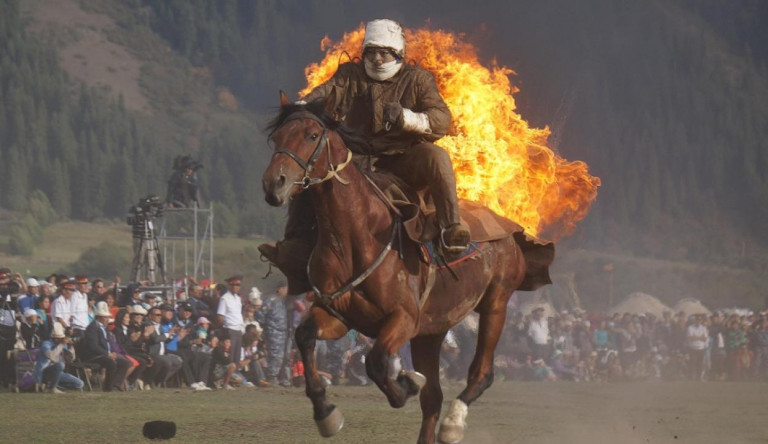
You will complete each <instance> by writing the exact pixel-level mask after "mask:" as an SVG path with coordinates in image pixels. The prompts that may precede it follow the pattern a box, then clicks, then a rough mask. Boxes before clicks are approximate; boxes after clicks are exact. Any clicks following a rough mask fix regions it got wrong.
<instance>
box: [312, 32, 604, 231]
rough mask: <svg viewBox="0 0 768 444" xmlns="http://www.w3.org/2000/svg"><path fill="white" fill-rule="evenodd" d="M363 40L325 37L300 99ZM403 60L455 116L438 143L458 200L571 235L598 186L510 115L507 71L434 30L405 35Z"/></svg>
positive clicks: (359, 35)
mask: <svg viewBox="0 0 768 444" xmlns="http://www.w3.org/2000/svg"><path fill="white" fill-rule="evenodd" d="M364 34H365V28H364V26H362V25H361V26H360V27H359V28H358V29H357V30H355V31H352V32H350V33H348V34H344V37H343V38H342V39H341V41H339V42H335V43H334V42H332V41H331V40H330V39H329V38H328V37H326V38H324V39H323V41H322V43H321V49H322V50H323V51H325V57H324V58H323V60H322V62H320V63H317V64H311V65H310V66H308V67H307V68H306V69H305V73H306V76H307V88H306V89H305V90H303V91H302V92H301V93H300V95H302V96H303V95H305V94H307V93H309V92H310V91H311V90H312V89H313V88H314V87H316V86H318V85H320V84H322V83H323V82H325V81H326V80H328V79H329V78H330V77H331V76H332V75H333V74H334V73H335V72H336V68H337V67H338V65H339V63H344V62H346V61H348V60H349V57H359V56H360V54H361V52H362V43H363V37H364ZM345 53H346V54H345ZM347 55H349V57H348V56H347ZM406 58H407V59H408V60H414V61H416V62H417V63H418V64H419V65H420V66H422V67H423V68H425V69H427V70H429V71H430V72H432V74H433V75H434V76H435V80H436V81H437V85H438V88H439V89H440V93H441V94H442V96H443V98H444V99H445V102H446V104H447V105H448V107H449V108H450V110H451V113H452V114H453V123H452V128H451V132H450V134H449V135H448V136H446V137H443V138H442V139H440V140H438V141H437V144H438V145H440V146H442V147H444V148H445V149H446V150H448V152H449V153H450V156H451V159H452V161H453V167H454V170H455V171H456V182H457V188H458V194H459V197H460V198H462V199H467V200H472V201H475V202H480V203H482V204H484V205H487V206H488V207H489V208H491V209H492V210H493V211H495V212H496V213H498V214H500V215H503V216H505V217H507V218H509V219H512V220H514V221H515V222H517V223H519V224H520V225H522V226H523V227H524V228H525V230H526V231H527V232H528V233H530V234H534V235H541V234H542V233H543V234H545V235H546V236H547V237H548V238H551V239H552V240H556V239H558V238H561V237H563V236H566V235H568V234H570V233H571V232H572V231H573V230H574V229H575V227H576V222H578V221H579V220H581V219H582V218H584V216H586V214H587V211H588V210H589V206H590V205H591V203H592V202H593V201H594V200H595V198H596V197H597V188H598V187H599V186H600V179H599V178H597V177H594V176H591V175H590V174H589V172H588V167H587V164H585V163H584V162H579V161H575V162H569V161H567V160H565V159H563V158H562V157H560V156H558V155H557V154H555V153H554V152H553V151H552V150H551V149H550V148H548V147H547V138H548V137H549V129H548V128H543V129H542V128H530V127H529V126H528V122H526V121H525V120H523V119H522V117H521V116H520V115H519V114H518V113H517V112H516V107H515V99H514V97H513V94H514V93H516V92H517V89H516V88H513V87H512V86H511V85H510V81H509V76H510V75H511V74H514V73H513V71H512V70H511V69H509V68H506V67H503V66H497V65H496V64H494V65H493V66H491V67H490V68H488V67H485V66H482V65H481V64H480V62H479V60H478V57H477V52H476V50H475V48H474V47H473V46H472V45H471V44H469V43H466V42H465V41H463V37H462V36H461V35H458V34H454V33H450V32H445V31H439V30H427V29H417V30H406Z"/></svg>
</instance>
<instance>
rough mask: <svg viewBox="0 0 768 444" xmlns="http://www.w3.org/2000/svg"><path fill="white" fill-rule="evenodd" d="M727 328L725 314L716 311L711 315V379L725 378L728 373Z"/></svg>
mask: <svg viewBox="0 0 768 444" xmlns="http://www.w3.org/2000/svg"><path fill="white" fill-rule="evenodd" d="M726 337H727V330H726V328H725V324H724V319H723V316H721V315H720V313H718V312H715V313H713V314H712V316H710V327H709V343H710V348H711V361H712V366H711V379H715V380H723V379H725V377H726V374H727V365H726V360H727V349H726Z"/></svg>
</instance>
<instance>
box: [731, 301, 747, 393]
mask: <svg viewBox="0 0 768 444" xmlns="http://www.w3.org/2000/svg"><path fill="white" fill-rule="evenodd" d="M726 334H727V336H728V338H727V342H726V349H727V353H728V379H729V380H731V381H741V380H742V378H743V374H744V370H745V367H746V366H745V361H746V360H747V359H745V354H746V353H748V350H747V336H746V334H745V332H744V329H743V327H742V325H741V321H740V320H739V318H738V316H736V315H733V316H732V317H731V319H730V320H729V321H728V330H727V332H726Z"/></svg>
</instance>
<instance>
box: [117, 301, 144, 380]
mask: <svg viewBox="0 0 768 444" xmlns="http://www.w3.org/2000/svg"><path fill="white" fill-rule="evenodd" d="M132 311H133V307H132V306H130V305H129V306H128V307H126V308H124V309H121V310H120V311H118V312H117V316H115V322H114V325H113V326H114V329H113V330H112V334H113V336H114V338H115V342H116V343H117V345H118V346H119V348H120V350H121V351H120V352H119V353H121V354H122V355H123V356H124V357H125V358H126V359H127V360H129V361H130V362H131V368H130V369H129V371H128V372H126V375H125V382H126V384H127V387H126V388H127V389H128V390H134V389H143V387H144V383H143V380H142V379H141V377H142V376H143V374H144V370H146V368H147V365H148V363H149V356H148V355H147V354H146V353H136V352H135V350H134V347H133V341H132V340H131V335H132V333H133V331H134V328H133V327H132V326H131V316H130V315H131V312H132ZM135 336H136V338H138V336H140V332H139V334H137V335H135ZM116 349H117V347H116ZM139 381H141V382H139Z"/></svg>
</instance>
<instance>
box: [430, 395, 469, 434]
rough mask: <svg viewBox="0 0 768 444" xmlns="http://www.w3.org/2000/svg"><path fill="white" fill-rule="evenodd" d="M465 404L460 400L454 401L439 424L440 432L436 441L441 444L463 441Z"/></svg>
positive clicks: (465, 420)
mask: <svg viewBox="0 0 768 444" xmlns="http://www.w3.org/2000/svg"><path fill="white" fill-rule="evenodd" d="M467 411H468V408H467V404H465V403H464V401H462V400H460V399H454V400H453V402H451V406H450V408H449V409H448V414H446V415H445V418H444V419H443V422H441V423H440V431H439V432H438V433H437V440H438V442H441V443H443V444H454V443H457V442H460V441H461V440H462V439H464V430H466V428H467Z"/></svg>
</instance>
